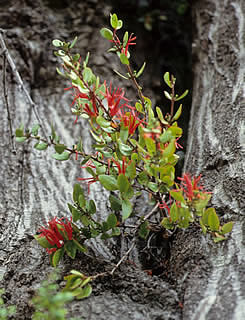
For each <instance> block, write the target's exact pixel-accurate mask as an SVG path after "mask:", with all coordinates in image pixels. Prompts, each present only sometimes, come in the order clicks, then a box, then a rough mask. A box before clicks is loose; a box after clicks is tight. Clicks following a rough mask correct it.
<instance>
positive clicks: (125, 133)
mask: <svg viewBox="0 0 245 320" xmlns="http://www.w3.org/2000/svg"><path fill="white" fill-rule="evenodd" d="M120 139H121V140H122V142H123V143H126V142H127V139H128V127H124V125H121V128H120Z"/></svg>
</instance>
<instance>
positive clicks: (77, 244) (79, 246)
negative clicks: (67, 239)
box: [72, 239, 87, 252]
mask: <svg viewBox="0 0 245 320" xmlns="http://www.w3.org/2000/svg"><path fill="white" fill-rule="evenodd" d="M72 241H73V243H74V244H75V246H76V247H77V249H78V250H79V251H81V252H86V251H87V248H86V247H84V246H83V245H81V243H79V242H78V241H77V240H75V239H72Z"/></svg>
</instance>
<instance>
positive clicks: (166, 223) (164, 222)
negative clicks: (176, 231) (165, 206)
mask: <svg viewBox="0 0 245 320" xmlns="http://www.w3.org/2000/svg"><path fill="white" fill-rule="evenodd" d="M161 225H162V226H163V227H164V228H165V229H169V230H172V229H173V228H174V225H173V223H172V222H171V221H170V220H169V218H163V219H162V221H161Z"/></svg>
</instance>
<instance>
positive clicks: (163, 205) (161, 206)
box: [158, 201, 170, 217]
mask: <svg viewBox="0 0 245 320" xmlns="http://www.w3.org/2000/svg"><path fill="white" fill-rule="evenodd" d="M158 207H159V208H160V209H166V210H167V212H168V215H169V217H170V207H169V206H168V205H167V203H166V202H165V201H163V202H162V203H159V205H158Z"/></svg>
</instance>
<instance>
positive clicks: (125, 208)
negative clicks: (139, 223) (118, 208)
mask: <svg viewBox="0 0 245 320" xmlns="http://www.w3.org/2000/svg"><path fill="white" fill-rule="evenodd" d="M132 210H133V207H132V204H131V202H130V201H129V200H128V199H125V200H122V220H123V221H124V220H126V219H127V218H128V217H129V216H130V215H131V213H132Z"/></svg>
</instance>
